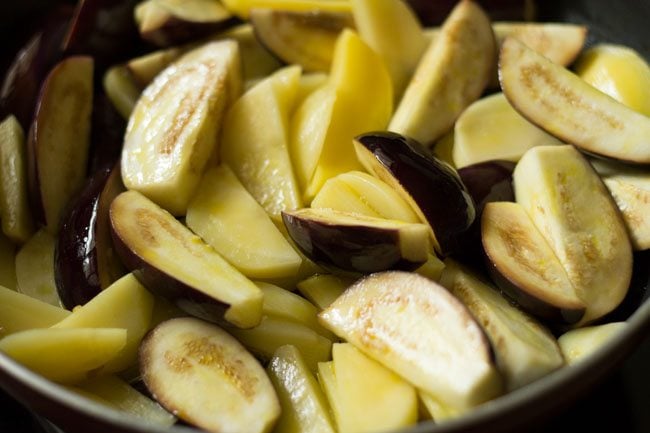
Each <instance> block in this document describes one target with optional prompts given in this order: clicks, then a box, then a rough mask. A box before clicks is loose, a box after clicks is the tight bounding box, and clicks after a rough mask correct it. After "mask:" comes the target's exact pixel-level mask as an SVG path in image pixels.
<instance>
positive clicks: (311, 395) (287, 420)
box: [266, 345, 336, 433]
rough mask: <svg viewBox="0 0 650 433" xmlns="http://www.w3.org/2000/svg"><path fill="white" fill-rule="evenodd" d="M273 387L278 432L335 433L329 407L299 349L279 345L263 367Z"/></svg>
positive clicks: (276, 429)
mask: <svg viewBox="0 0 650 433" xmlns="http://www.w3.org/2000/svg"><path fill="white" fill-rule="evenodd" d="M266 371H267V373H268V374H269V377H270V378H271V383H273V386H274V387H275V391H276V392H277V394H278V398H279V400H280V406H281V407H282V414H281V415H280V419H279V420H278V423H277V424H276V425H275V429H274V431H276V432H278V433H334V432H335V431H336V430H335V428H334V424H333V422H332V419H331V416H330V408H329V405H328V404H327V400H326V399H325V396H324V395H323V391H322V389H321V387H320V386H319V385H318V382H317V381H316V378H315V377H314V374H313V373H312V371H311V370H310V369H309V367H307V365H306V363H305V361H304V359H303V356H302V354H301V353H300V351H299V350H298V349H297V348H295V347H294V346H291V345H286V346H282V347H280V348H278V350H276V351H275V354H274V355H273V358H272V359H271V361H270V362H269V365H268V367H267V369H266Z"/></svg>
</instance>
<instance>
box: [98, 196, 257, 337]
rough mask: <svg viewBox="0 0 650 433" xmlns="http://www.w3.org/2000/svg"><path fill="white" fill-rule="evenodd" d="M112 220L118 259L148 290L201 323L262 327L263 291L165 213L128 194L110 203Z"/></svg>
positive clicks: (145, 200) (140, 198) (138, 197)
mask: <svg viewBox="0 0 650 433" xmlns="http://www.w3.org/2000/svg"><path fill="white" fill-rule="evenodd" d="M110 220H111V225H112V229H113V241H114V243H115V248H116V250H117V253H118V255H119V256H120V258H121V259H122V261H123V262H124V265H125V266H126V267H127V268H128V269H129V270H131V271H133V273H134V275H135V276H136V277H137V278H138V279H139V280H140V281H141V282H142V284H143V285H144V286H145V287H147V288H148V289H149V290H151V291H152V292H154V293H157V294H159V295H160V296H163V297H165V298H168V299H170V300H171V301H173V302H175V303H176V305H178V307H179V308H181V309H182V310H184V311H186V312H187V313H189V314H192V315H194V316H197V317H200V318H202V319H205V320H209V321H213V322H215V321H216V322H221V321H222V319H225V320H226V321H227V322H229V323H232V324H233V325H235V326H238V327H241V328H249V327H252V326H255V325H257V324H258V323H259V322H260V320H261V318H262V297H263V296H262V292H261V290H260V289H259V288H258V287H257V286H256V285H255V284H253V282H251V281H250V280H249V279H247V278H246V277H244V276H243V275H242V274H241V273H239V271H237V270H236V269H235V268H234V267H232V266H231V265H230V264H228V262H226V261H225V260H224V259H223V258H222V257H221V256H220V255H219V254H217V252H216V251H214V250H213V249H212V247H210V246H209V245H207V244H206V243H205V242H203V241H202V240H201V239H200V238H199V237H198V236H196V235H195V234H194V233H192V232H191V231H190V230H189V229H188V228H187V227H185V226H184V225H183V224H181V223H180V222H178V221H177V220H176V219H175V218H174V217H173V216H172V215H171V214H170V213H169V212H167V211H165V210H163V209H162V208H160V207H159V206H158V205H156V204H155V203H153V202H152V201H151V200H149V199H147V198H146V197H145V196H143V195H142V194H140V193H138V192H136V191H127V192H124V193H122V194H120V195H118V196H117V198H115V200H113V203H112V204H111V209H110Z"/></svg>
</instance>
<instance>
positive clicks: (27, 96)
mask: <svg viewBox="0 0 650 433" xmlns="http://www.w3.org/2000/svg"><path fill="white" fill-rule="evenodd" d="M71 15H72V10H71V9H68V8H56V9H54V11H53V12H52V13H51V15H50V16H49V17H48V19H46V20H45V23H44V25H43V28H42V29H39V30H38V31H37V32H36V33H34V35H32V36H31V37H30V38H29V40H27V42H26V43H25V45H24V46H23V47H21V48H20V49H19V50H18V52H17V53H16V56H15V57H14V59H13V61H12V62H11V64H10V65H9V67H8V68H7V71H6V73H5V74H4V76H3V79H2V86H1V87H0V110H2V116H3V117H4V116H8V115H10V114H13V115H14V116H16V118H17V119H18V121H19V122H20V125H21V126H22V127H23V130H25V131H27V130H28V129H29V126H30V125H31V123H32V119H33V115H34V107H35V106H36V105H37V102H38V98H39V89H40V86H41V83H42V82H43V79H45V77H46V76H47V74H48V72H49V71H50V69H51V68H52V67H53V66H54V65H55V64H56V62H58V61H59V60H60V58H61V55H62V49H61V43H62V41H63V38H64V36H65V32H66V30H67V28H68V22H69V20H70V17H71Z"/></svg>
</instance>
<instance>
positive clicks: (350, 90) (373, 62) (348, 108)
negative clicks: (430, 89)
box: [291, 29, 393, 202]
mask: <svg viewBox="0 0 650 433" xmlns="http://www.w3.org/2000/svg"><path fill="white" fill-rule="evenodd" d="M368 71H373V73H372V74H369V73H368ZM368 101H372V103H371V104H369V103H368ZM392 109H393V95H392V84H391V81H390V76H389V74H388V71H387V70H386V66H384V64H383V61H382V60H381V58H380V57H379V56H378V55H377V54H376V53H375V52H374V51H373V50H372V49H371V48H370V47H368V45H366V44H365V43H364V42H363V41H362V40H361V39H360V38H359V36H358V35H357V34H356V33H355V32H354V31H352V30H350V29H345V30H344V31H343V32H342V33H341V35H340V36H339V39H338V40H337V43H336V48H335V52H334V59H333V61H332V69H331V72H330V77H329V81H328V84H327V85H325V86H324V87H322V88H320V89H319V90H317V91H316V92H314V93H313V94H311V95H310V96H309V97H308V98H307V99H305V101H304V102H303V103H302V104H301V106H300V107H299V108H298V110H297V111H296V114H295V116H294V119H293V120H292V123H293V126H292V136H291V137H292V143H291V153H292V158H293V160H294V167H296V173H297V175H298V180H299V182H300V184H301V187H302V188H303V195H304V197H305V200H306V201H307V202H310V201H311V200H312V199H313V198H314V196H315V195H316V194H317V193H318V191H319V190H320V189H321V187H322V186H323V184H324V183H325V182H326V181H327V180H328V179H329V178H331V177H334V176H336V175H338V174H341V173H345V172H347V171H351V170H362V166H361V164H360V163H359V161H358V160H357V158H356V156H355V152H354V147H353V144H352V140H353V138H354V137H355V136H357V135H358V134H361V133H363V132H367V131H369V130H378V129H384V128H385V127H386V125H387V124H388V120H389V119H390V115H391V113H392Z"/></svg>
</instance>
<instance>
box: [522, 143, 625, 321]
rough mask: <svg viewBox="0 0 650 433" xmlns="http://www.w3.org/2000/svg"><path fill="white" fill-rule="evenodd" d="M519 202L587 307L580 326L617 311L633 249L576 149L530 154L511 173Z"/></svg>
mask: <svg viewBox="0 0 650 433" xmlns="http://www.w3.org/2000/svg"><path fill="white" fill-rule="evenodd" d="M513 181H514V188H515V196H516V199H517V203H519V204H521V205H522V206H523V207H524V209H525V210H526V212H527V213H528V215H529V216H530V217H531V219H532V220H533V223H534V224H535V226H536V227H537V229H538V230H539V231H540V233H541V234H542V236H543V237H544V239H545V240H546V242H547V243H548V244H549V245H550V246H551V249H552V250H553V251H554V252H555V255H556V256H557V258H558V259H559V260H560V263H561V264H562V266H563V267H564V269H565V271H566V273H567V275H568V277H569V281H571V284H573V287H574V289H575V291H576V294H577V295H578V297H579V298H580V300H582V302H583V303H584V304H585V306H586V311H585V314H584V316H583V318H582V320H581V321H580V322H578V323H577V324H576V326H581V325H584V324H587V323H589V322H591V321H593V320H595V319H598V318H599V317H602V316H603V315H605V314H607V313H609V312H610V311H612V310H613V309H614V308H616V307H617V306H618V305H619V304H620V302H621V301H622V300H623V298H624V297H625V294H626V293H627V290H628V286H629V284H630V278H631V275H632V247H631V245H630V240H629V237H628V233H627V229H626V227H625V223H624V221H623V218H622V217H621V215H620V213H619V210H618V208H617V206H616V203H614V200H613V199H612V197H611V195H610V193H609V191H608V190H607V188H606V187H605V185H604V184H603V182H602V181H601V180H600V178H599V177H598V174H597V173H596V172H595V171H594V169H593V168H592V167H591V165H590V164H589V162H588V161H587V160H586V159H585V158H584V157H583V156H582V155H581V154H580V153H579V152H578V150H577V149H576V148H575V147H573V146H539V147H534V148H532V149H531V150H529V151H528V152H527V153H526V154H525V155H524V156H523V158H522V159H521V160H520V161H519V164H517V167H516V168H515V171H514V173H513Z"/></svg>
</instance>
